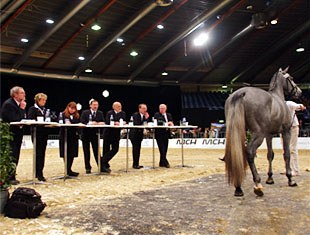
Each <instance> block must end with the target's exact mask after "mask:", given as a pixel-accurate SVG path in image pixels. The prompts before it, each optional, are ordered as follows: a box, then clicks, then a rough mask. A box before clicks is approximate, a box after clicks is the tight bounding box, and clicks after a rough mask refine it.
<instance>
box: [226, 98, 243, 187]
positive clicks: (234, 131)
mask: <svg viewBox="0 0 310 235" xmlns="http://www.w3.org/2000/svg"><path fill="white" fill-rule="evenodd" d="M244 95H245V93H244V92H242V93H240V92H239V93H235V94H233V95H232V96H231V97H229V98H228V99H227V101H226V103H225V116H226V147H225V158H224V159H225V165H226V174H227V177H228V183H230V184H233V185H234V186H235V187H241V183H242V182H243V179H244V177H245V173H246V166H247V163H246V154H245V151H246V149H245V141H246V128H245V110H244V103H243V97H244Z"/></svg>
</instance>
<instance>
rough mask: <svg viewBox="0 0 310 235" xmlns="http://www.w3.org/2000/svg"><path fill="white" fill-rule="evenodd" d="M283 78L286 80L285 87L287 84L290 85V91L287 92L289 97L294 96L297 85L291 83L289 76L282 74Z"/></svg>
mask: <svg viewBox="0 0 310 235" xmlns="http://www.w3.org/2000/svg"><path fill="white" fill-rule="evenodd" d="M283 77H284V78H286V87H288V84H289V83H290V85H291V90H290V92H289V96H295V95H296V93H297V91H298V87H297V85H296V84H295V83H293V81H292V80H291V79H290V78H291V76H290V75H289V74H288V73H286V74H283Z"/></svg>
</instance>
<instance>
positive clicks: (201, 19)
mask: <svg viewBox="0 0 310 235" xmlns="http://www.w3.org/2000/svg"><path fill="white" fill-rule="evenodd" d="M232 2H233V1H232V0H224V1H221V3H219V4H218V5H217V6H215V7H214V8H213V9H211V10H210V11H207V12H206V13H205V14H202V15H201V16H200V17H199V18H198V19H197V20H196V21H195V22H194V23H193V24H191V25H190V26H189V27H188V28H187V29H186V30H185V31H183V32H181V33H180V34H179V35H177V36H176V37H175V38H173V39H172V40H170V41H169V42H167V43H166V44H165V45H163V46H162V47H161V48H160V49H159V50H158V51H156V52H155V53H154V54H153V55H151V57H150V58H149V59H148V60H146V61H145V62H144V63H143V64H141V65H140V66H139V67H138V68H137V69H136V70H135V71H133V72H132V74H131V75H130V77H129V80H128V82H132V81H133V80H134V79H135V78H136V77H137V76H138V75H139V74H140V73H141V72H142V71H143V70H144V69H145V68H146V67H147V66H149V65H150V64H151V63H152V62H154V61H155V60H156V59H157V58H158V57H159V56H160V55H162V54H163V53H164V52H166V51H167V50H168V49H169V48H170V47H172V46H174V45H175V44H176V43H177V42H179V41H180V40H182V39H183V38H185V37H187V36H188V35H189V34H191V33H192V32H193V31H194V30H195V28H196V27H198V26H199V25H200V24H201V23H202V22H204V21H206V20H207V19H209V18H210V17H211V16H213V15H214V14H216V13H217V12H219V11H220V10H221V9H223V8H224V7H226V6H227V5H229V4H231V3H232Z"/></svg>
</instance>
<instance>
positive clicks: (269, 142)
mask: <svg viewBox="0 0 310 235" xmlns="http://www.w3.org/2000/svg"><path fill="white" fill-rule="evenodd" d="M266 143H267V148H268V153H267V159H268V163H269V167H268V179H267V180H266V184H274V181H273V178H272V175H273V173H272V160H273V158H274V152H273V150H272V136H268V137H266Z"/></svg>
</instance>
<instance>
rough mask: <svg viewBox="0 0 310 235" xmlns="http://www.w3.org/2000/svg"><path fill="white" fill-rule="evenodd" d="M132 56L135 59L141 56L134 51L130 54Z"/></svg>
mask: <svg viewBox="0 0 310 235" xmlns="http://www.w3.org/2000/svg"><path fill="white" fill-rule="evenodd" d="M130 55H131V56H133V57H135V56H137V55H139V54H138V52H136V51H132V52H130Z"/></svg>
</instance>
